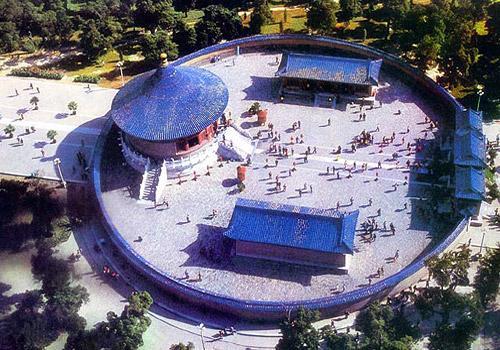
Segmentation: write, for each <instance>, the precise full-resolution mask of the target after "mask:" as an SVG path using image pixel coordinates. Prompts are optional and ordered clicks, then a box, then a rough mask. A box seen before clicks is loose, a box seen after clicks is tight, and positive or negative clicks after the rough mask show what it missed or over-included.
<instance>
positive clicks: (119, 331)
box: [65, 292, 153, 350]
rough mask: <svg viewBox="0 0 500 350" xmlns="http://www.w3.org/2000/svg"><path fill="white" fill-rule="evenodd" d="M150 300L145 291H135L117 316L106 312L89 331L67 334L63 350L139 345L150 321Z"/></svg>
mask: <svg viewBox="0 0 500 350" xmlns="http://www.w3.org/2000/svg"><path fill="white" fill-rule="evenodd" d="M152 303H153V299H152V298H151V296H150V295H149V293H147V292H135V293H133V294H132V295H131V296H130V297H129V305H126V306H125V308H124V310H123V312H122V314H121V315H120V316H118V315H116V314H115V313H114V312H108V314H107V316H106V321H104V322H101V323H99V324H97V325H96V327H95V328H93V329H91V330H79V331H78V332H75V333H73V334H71V335H70V336H69V337H68V340H67V342H66V346H65V350H80V349H86V350H87V349H88V350H94V349H95V350H97V349H101V348H107V349H111V350H136V349H138V348H139V347H141V346H142V345H143V340H142V335H143V334H144V332H145V331H146V330H147V329H148V327H149V325H150V324H151V320H150V319H149V317H147V316H146V312H147V311H148V309H149V307H150V306H151V305H152Z"/></svg>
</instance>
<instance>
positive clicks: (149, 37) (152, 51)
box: [142, 30, 179, 65]
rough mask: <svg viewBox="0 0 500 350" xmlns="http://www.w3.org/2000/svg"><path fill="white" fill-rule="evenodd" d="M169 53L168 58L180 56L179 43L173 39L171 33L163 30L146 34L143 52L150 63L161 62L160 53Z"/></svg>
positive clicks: (173, 58)
mask: <svg viewBox="0 0 500 350" xmlns="http://www.w3.org/2000/svg"><path fill="white" fill-rule="evenodd" d="M162 53H166V54H167V59H168V60H175V59H176V58H177V56H178V53H179V52H178V50H177V45H176V44H175V43H174V42H173V41H172V39H171V38H170V35H169V34H168V33H167V32H166V31H163V30H159V31H157V32H156V33H154V34H146V35H145V36H144V39H143V43H142V54H143V56H144V60H145V62H146V63H147V64H149V65H158V64H159V63H161V58H160V55H161V54H162Z"/></svg>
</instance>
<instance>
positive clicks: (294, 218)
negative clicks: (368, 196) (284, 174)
mask: <svg viewBox="0 0 500 350" xmlns="http://www.w3.org/2000/svg"><path fill="white" fill-rule="evenodd" d="M358 214H359V211H358V210H356V211H353V212H350V213H341V212H339V211H337V210H333V209H332V210H330V209H318V208H309V207H301V206H292V205H287V204H281V203H272V202H264V201H255V200H250V199H243V198H238V199H237V201H236V206H235V208H234V211H233V215H232V218H231V221H230V224H229V228H228V230H227V231H226V232H225V233H224V236H225V237H227V238H229V239H231V240H232V241H233V242H234V247H233V253H234V254H235V255H238V256H246V257H253V258H260V259H266V260H275V261H281V262H290V263H298V264H304V265H313V266H327V267H336V268H340V269H346V268H347V265H348V261H349V255H352V254H353V252H354V237H355V231H356V223H357V219H358Z"/></svg>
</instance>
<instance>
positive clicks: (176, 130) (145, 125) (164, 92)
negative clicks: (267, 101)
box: [110, 65, 228, 141]
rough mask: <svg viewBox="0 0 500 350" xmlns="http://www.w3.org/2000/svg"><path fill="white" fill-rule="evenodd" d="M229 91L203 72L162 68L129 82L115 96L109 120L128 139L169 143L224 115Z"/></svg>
mask: <svg viewBox="0 0 500 350" xmlns="http://www.w3.org/2000/svg"><path fill="white" fill-rule="evenodd" d="M227 101H228V91H227V88H226V86H225V84H224V83H223V81H222V80H221V79H220V78H219V77H218V76H216V75H215V74H213V73H211V72H209V71H208V70H206V69H202V68H197V67H188V66H173V65H169V66H167V67H161V68H158V69H156V70H152V71H149V72H146V73H144V74H141V75H139V76H137V77H136V78H134V79H133V80H131V81H130V82H128V83H127V84H126V85H125V86H124V87H123V88H122V89H121V90H120V91H119V92H118V94H117V95H116V97H115V99H114V101H113V104H112V108H111V112H110V114H111V117H112V118H113V120H114V122H115V123H116V124H117V125H118V127H119V128H120V129H122V130H123V131H124V132H126V133H127V134H129V135H132V136H135V137H138V138H141V139H145V140H149V141H170V140H175V139H179V138H183V137H187V136H191V135H195V134H197V133H199V132H200V131H202V130H203V129H205V128H206V127H208V126H209V125H210V124H212V123H214V122H215V121H216V120H217V119H218V118H219V117H220V116H221V115H222V113H223V112H224V110H225V108H226V106H227Z"/></svg>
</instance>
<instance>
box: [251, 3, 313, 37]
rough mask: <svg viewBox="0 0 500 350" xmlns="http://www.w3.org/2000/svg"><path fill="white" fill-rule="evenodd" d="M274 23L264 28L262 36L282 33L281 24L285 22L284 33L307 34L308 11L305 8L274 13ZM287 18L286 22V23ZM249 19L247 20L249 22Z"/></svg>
mask: <svg viewBox="0 0 500 350" xmlns="http://www.w3.org/2000/svg"><path fill="white" fill-rule="evenodd" d="M272 14H273V23H271V24H268V25H265V26H262V29H261V32H262V34H274V33H279V32H280V23H281V22H283V31H284V32H292V33H300V32H306V31H307V28H306V20H307V18H306V11H305V8H303V7H298V8H292V9H288V10H286V14H285V10H275V11H272ZM285 17H286V21H285ZM248 20H249V18H247V21H248Z"/></svg>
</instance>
